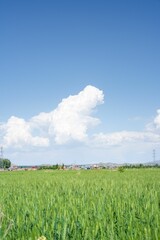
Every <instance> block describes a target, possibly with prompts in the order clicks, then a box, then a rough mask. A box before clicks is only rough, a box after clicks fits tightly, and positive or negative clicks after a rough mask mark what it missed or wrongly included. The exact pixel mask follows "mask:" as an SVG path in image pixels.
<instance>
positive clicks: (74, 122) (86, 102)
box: [49, 86, 104, 144]
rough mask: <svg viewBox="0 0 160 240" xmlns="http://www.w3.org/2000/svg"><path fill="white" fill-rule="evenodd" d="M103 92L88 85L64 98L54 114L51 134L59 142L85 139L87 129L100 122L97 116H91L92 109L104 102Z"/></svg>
mask: <svg viewBox="0 0 160 240" xmlns="http://www.w3.org/2000/svg"><path fill="white" fill-rule="evenodd" d="M103 98H104V96H103V92H102V91H100V90H99V89H97V88H95V87H92V86H87V87H86V88H85V89H84V90H83V91H82V92H80V93H79V94H78V95H76V96H69V97H68V98H66V99H63V100H62V102H61V103H60V104H59V105H58V107H57V109H55V111H54V112H53V114H52V122H51V126H50V129H49V133H50V134H54V135H55V141H56V143H58V144H62V143H65V142H67V141H68V140H70V139H73V140H78V141H85V139H86V138H87V129H88V128H89V126H94V125H96V124H98V123H99V120H98V119H97V118H93V117H91V113H92V110H93V109H94V108H95V107H96V106H97V105H98V104H102V103H103Z"/></svg>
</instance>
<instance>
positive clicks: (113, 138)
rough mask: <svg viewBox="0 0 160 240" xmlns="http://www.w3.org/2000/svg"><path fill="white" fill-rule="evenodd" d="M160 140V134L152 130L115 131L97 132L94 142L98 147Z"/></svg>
mask: <svg viewBox="0 0 160 240" xmlns="http://www.w3.org/2000/svg"><path fill="white" fill-rule="evenodd" d="M140 142H150V143H158V142H160V135H158V134H156V133H152V132H127V131H122V132H115V133H110V134H104V133H99V134H95V135H94V137H93V139H92V144H93V145H94V146H97V147H108V146H120V145H123V144H126V143H140Z"/></svg>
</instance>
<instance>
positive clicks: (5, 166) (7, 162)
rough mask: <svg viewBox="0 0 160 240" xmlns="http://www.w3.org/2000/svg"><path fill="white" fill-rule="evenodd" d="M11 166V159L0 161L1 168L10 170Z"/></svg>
mask: <svg viewBox="0 0 160 240" xmlns="http://www.w3.org/2000/svg"><path fill="white" fill-rule="evenodd" d="M10 166H11V161H10V160H9V159H6V158H5V159H4V158H3V159H0V168H3V169H8V168H10Z"/></svg>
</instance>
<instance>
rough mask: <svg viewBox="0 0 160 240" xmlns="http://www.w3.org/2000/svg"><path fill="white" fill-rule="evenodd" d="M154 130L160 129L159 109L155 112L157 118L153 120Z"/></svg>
mask: <svg viewBox="0 0 160 240" xmlns="http://www.w3.org/2000/svg"><path fill="white" fill-rule="evenodd" d="M154 124H155V127H156V129H160V109H158V110H157V116H156V117H155V119H154Z"/></svg>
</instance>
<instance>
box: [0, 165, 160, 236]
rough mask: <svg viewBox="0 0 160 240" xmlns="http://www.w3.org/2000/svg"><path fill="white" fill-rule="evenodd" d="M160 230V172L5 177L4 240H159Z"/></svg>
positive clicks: (1, 197)
mask: <svg viewBox="0 0 160 240" xmlns="http://www.w3.org/2000/svg"><path fill="white" fill-rule="evenodd" d="M159 226H160V170H159V169H140V170H125V171H124V172H123V173H121V172H119V171H109V170H90V171H85V170H84V171H83V170H81V171H58V170H55V171H28V172H25V171H22V172H1V173H0V239H4V235H5V240H38V239H46V240H51V239H53V240H61V239H62V240H68V239H73V240H82V239H84V240H98V239H102V240H103V239H104V240H107V239H109V240H121V239H122V240H141V239H142V240H159V239H160V228H159ZM42 236H44V237H42Z"/></svg>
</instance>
